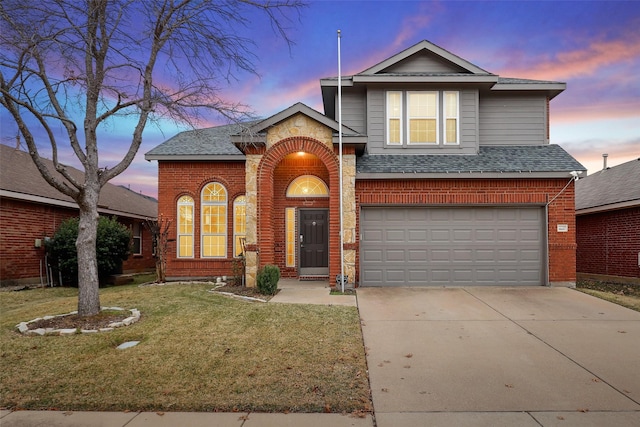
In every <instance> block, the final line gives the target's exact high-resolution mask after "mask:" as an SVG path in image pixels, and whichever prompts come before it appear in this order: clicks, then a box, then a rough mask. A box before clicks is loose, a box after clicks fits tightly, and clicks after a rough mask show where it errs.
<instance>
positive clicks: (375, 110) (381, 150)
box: [367, 87, 479, 154]
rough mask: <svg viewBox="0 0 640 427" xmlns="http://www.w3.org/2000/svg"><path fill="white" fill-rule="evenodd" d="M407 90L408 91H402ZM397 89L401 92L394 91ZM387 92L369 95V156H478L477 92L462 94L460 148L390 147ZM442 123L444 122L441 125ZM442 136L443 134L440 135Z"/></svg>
mask: <svg viewBox="0 0 640 427" xmlns="http://www.w3.org/2000/svg"><path fill="white" fill-rule="evenodd" d="M403 89H405V88H403ZM394 90H398V89H394ZM407 90H439V91H444V90H456V88H451V87H447V88H424V87H421V88H419V89H416V88H407ZM385 93H386V90H383V89H369V91H368V93H367V111H368V113H369V114H368V116H369V117H368V123H367V135H368V136H369V140H368V143H367V151H368V152H369V153H370V154H436V153H438V154H476V153H477V151H478V140H479V138H478V132H477V129H478V121H479V113H478V105H479V104H478V91H477V90H472V89H470V90H461V91H460V145H455V146H444V145H442V144H440V145H429V146H404V147H388V146H386V144H385V132H386V129H385V126H386V122H385V114H386V112H385ZM441 124H442V123H441ZM441 137H442V135H441Z"/></svg>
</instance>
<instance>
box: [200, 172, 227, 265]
mask: <svg viewBox="0 0 640 427" xmlns="http://www.w3.org/2000/svg"><path fill="white" fill-rule="evenodd" d="M201 204H202V209H201V212H202V214H201V215H202V218H201V220H202V228H201V239H202V244H201V253H202V257H203V258H212V257H216V258H222V257H226V255H227V190H226V189H225V188H224V186H223V185H222V184H220V183H218V182H212V183H209V184H207V185H205V187H204V188H203V189H202V201H201Z"/></svg>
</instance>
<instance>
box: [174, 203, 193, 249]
mask: <svg viewBox="0 0 640 427" xmlns="http://www.w3.org/2000/svg"><path fill="white" fill-rule="evenodd" d="M177 246H178V258H193V199H192V198H191V197H189V196H182V197H180V199H179V200H178V245H177Z"/></svg>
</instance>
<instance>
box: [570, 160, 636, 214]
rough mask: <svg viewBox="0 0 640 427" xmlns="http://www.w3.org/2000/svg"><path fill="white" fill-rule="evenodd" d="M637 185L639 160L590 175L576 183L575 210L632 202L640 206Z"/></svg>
mask: <svg viewBox="0 0 640 427" xmlns="http://www.w3.org/2000/svg"><path fill="white" fill-rule="evenodd" d="M638 183H640V158H639V159H636V160H632V161H630V162H626V163H623V164H621V165H618V166H615V167H612V168H607V169H604V170H601V171H598V172H596V173H592V174H591V175H589V176H587V177H585V178H582V179H580V180H578V182H576V210H580V209H589V208H595V207H600V206H602V207H606V206H608V205H614V204H616V203H623V202H633V201H636V202H637V205H640V185H639V184H638ZM603 210H604V209H603Z"/></svg>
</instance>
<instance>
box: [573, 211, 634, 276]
mask: <svg viewBox="0 0 640 427" xmlns="http://www.w3.org/2000/svg"><path fill="white" fill-rule="evenodd" d="M576 227H577V238H576V239H577V243H578V249H577V255H578V261H577V271H578V272H579V273H590V274H605V275H611V276H621V277H635V278H638V277H640V267H638V253H640V207H635V208H630V209H621V210H616V211H609V212H598V213H592V214H587V215H579V216H578V217H577V218H576Z"/></svg>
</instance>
